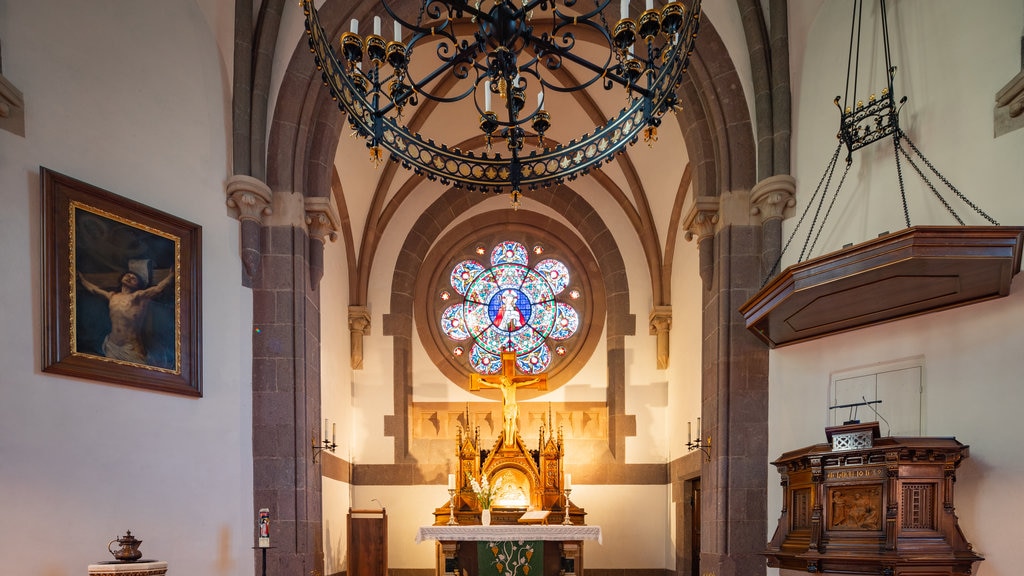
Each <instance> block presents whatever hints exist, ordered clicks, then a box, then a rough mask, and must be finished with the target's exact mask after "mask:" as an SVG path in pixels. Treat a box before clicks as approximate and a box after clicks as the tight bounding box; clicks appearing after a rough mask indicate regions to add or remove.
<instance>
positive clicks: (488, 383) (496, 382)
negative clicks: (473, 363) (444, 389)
mask: <svg viewBox="0 0 1024 576" xmlns="http://www.w3.org/2000/svg"><path fill="white" fill-rule="evenodd" d="M482 387H483V388H497V389H499V390H501V401H502V404H501V416H502V421H503V424H504V432H503V435H504V440H503V442H502V444H503V445H504V446H513V445H515V438H516V420H518V419H519V405H518V404H516V390H517V389H519V388H533V389H535V390H547V389H548V377H547V374H536V375H533V376H523V375H520V376H517V375H516V353H515V352H514V351H511V350H504V351H502V353H501V372H500V373H499V374H492V375H487V376H485V375H482V374H473V378H472V380H471V381H470V383H469V389H470V390H479V389H480V388H482Z"/></svg>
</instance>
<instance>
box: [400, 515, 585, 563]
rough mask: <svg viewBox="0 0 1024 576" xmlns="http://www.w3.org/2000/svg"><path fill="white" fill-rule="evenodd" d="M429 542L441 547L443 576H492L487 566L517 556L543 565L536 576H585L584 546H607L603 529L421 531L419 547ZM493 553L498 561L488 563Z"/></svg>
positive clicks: (522, 527) (501, 527)
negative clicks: (489, 554)
mask: <svg viewBox="0 0 1024 576" xmlns="http://www.w3.org/2000/svg"><path fill="white" fill-rule="evenodd" d="M424 540H436V541H437V565H436V566H437V575H438V576H480V575H481V572H484V574H486V573H487V572H486V571H483V570H481V566H482V565H487V564H495V563H496V562H497V561H498V560H497V558H498V557H499V556H501V557H502V558H503V559H502V560H500V561H503V562H506V563H507V562H514V561H515V558H514V557H512V556H513V555H514V554H520V553H521V554H522V558H523V559H524V560H529V559H530V558H531V557H532V556H534V555H536V557H537V558H538V559H540V560H539V561H540V562H541V563H542V564H543V568H542V570H541V573H540V574H536V575H535V576H558V575H559V574H564V576H583V542H584V541H585V540H590V541H596V542H597V543H598V544H600V543H601V542H602V540H601V527H600V526H565V525H560V524H559V525H495V526H479V525H467V526H448V525H437V526H421V527H420V528H419V530H418V531H417V532H416V542H417V543H419V542H422V541H424ZM534 543H537V544H534ZM536 548H539V550H535V549H536ZM481 550H482V551H481ZM510 551H511V553H510ZM524 551H525V552H524ZM489 552H493V554H494V556H495V559H493V560H492V561H490V562H487V558H486V556H487V554H488V553H489ZM482 556H484V558H482ZM534 562H538V560H534ZM500 572H501V571H500V570H498V573H500ZM531 576H534V573H533V572H532V571H531Z"/></svg>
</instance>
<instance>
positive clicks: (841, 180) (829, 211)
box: [807, 162, 853, 254]
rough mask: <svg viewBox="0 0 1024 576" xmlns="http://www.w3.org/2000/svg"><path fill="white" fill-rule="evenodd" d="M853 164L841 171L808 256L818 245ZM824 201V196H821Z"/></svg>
mask: <svg viewBox="0 0 1024 576" xmlns="http://www.w3.org/2000/svg"><path fill="white" fill-rule="evenodd" d="M852 165H853V163H851V162H847V163H846V168H844V169H843V175H842V176H841V177H840V178H839V185H838V186H836V191H835V193H833V194H832V201H831V202H829V205H828V210H825V217H824V218H822V219H821V226H820V227H819V228H818V232H817V233H816V234H815V235H814V242H811V247H810V249H808V251H807V252H808V254H810V253H811V252H814V247H815V246H816V245H817V244H818V237H819V236H821V231H822V230H824V229H825V222H828V217H829V215H830V214H832V208H833V207H834V206H835V205H836V199H838V198H839V191H840V190H842V189H843V183H844V182H846V175H847V174H849V173H850V166H852ZM822 199H824V196H822Z"/></svg>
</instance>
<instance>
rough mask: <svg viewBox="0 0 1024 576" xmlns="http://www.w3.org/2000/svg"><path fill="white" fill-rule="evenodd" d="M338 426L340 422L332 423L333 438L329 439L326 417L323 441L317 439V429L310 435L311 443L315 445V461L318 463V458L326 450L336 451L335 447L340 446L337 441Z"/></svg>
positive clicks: (325, 419)
mask: <svg viewBox="0 0 1024 576" xmlns="http://www.w3.org/2000/svg"><path fill="white" fill-rule="evenodd" d="M337 427H338V423H337V422H335V423H334V424H331V439H330V440H327V418H324V438H323V440H322V441H321V442H317V441H316V430H313V434H312V436H311V437H310V444H311V445H312V447H313V463H314V464H316V458H317V456H319V455H320V453H321V452H323V451H324V450H326V451H328V452H330V453H332V454H333V453H334V449H335V448H337V447H338V444H337V442H335V440H336V439H337V435H336V433H337Z"/></svg>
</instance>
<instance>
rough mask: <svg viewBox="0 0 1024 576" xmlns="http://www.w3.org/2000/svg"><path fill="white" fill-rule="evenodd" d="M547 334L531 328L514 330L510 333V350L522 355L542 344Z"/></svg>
mask: <svg viewBox="0 0 1024 576" xmlns="http://www.w3.org/2000/svg"><path fill="white" fill-rule="evenodd" d="M546 334H547V332H538V331H537V330H534V329H533V328H531V327H526V328H523V329H522V330H516V331H515V332H513V333H512V335H511V336H512V348H513V349H514V350H515V351H516V352H518V353H519V354H522V353H524V352H529V351H530V350H533V349H534V348H536V347H537V346H540V345H541V344H543V343H544V338H545V335H546Z"/></svg>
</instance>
